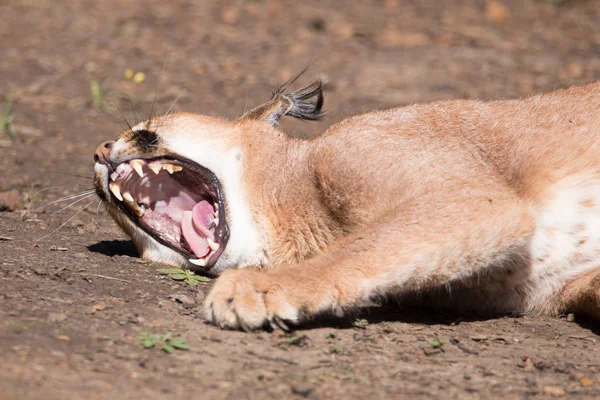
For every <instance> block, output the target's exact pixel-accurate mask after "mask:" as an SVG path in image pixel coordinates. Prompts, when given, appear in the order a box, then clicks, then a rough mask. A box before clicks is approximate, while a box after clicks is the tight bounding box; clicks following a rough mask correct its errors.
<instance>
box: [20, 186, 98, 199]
mask: <svg viewBox="0 0 600 400" xmlns="http://www.w3.org/2000/svg"><path fill="white" fill-rule="evenodd" d="M86 185H89V183H75V184H72V185H58V186H50V187H47V188H43V189H40V190H38V191H37V192H35V193H34V194H32V195H31V197H35V196H37V195H38V194H40V193H42V192H45V191H47V190H52V189H58V188H61V187H71V186H86Z"/></svg>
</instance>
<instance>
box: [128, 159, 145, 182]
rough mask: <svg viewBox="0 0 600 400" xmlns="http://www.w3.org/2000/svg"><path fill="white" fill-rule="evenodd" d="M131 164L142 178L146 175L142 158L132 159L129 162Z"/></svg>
mask: <svg viewBox="0 0 600 400" xmlns="http://www.w3.org/2000/svg"><path fill="white" fill-rule="evenodd" d="M129 165H131V167H132V168H133V169H135V172H137V174H138V175H139V176H140V178H143V177H144V169H143V168H142V167H143V166H144V163H143V162H142V160H131V161H130V162H129Z"/></svg>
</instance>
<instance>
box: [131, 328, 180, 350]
mask: <svg viewBox="0 0 600 400" xmlns="http://www.w3.org/2000/svg"><path fill="white" fill-rule="evenodd" d="M137 343H138V344H139V345H141V346H142V347H143V348H145V349H149V348H152V347H154V346H156V345H157V344H159V345H161V346H162V350H163V351H164V352H165V353H167V354H171V353H173V352H175V350H188V349H189V348H190V347H189V346H188V344H187V343H186V341H185V340H184V339H183V338H180V337H177V338H174V337H172V335H171V333H170V332H167V333H165V334H164V335H162V336H161V335H157V334H155V333H152V330H151V329H150V330H148V329H146V330H145V331H143V332H142V333H140V334H139V336H138V338H137Z"/></svg>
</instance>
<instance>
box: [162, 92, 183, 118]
mask: <svg viewBox="0 0 600 400" xmlns="http://www.w3.org/2000/svg"><path fill="white" fill-rule="evenodd" d="M183 93H185V88H183V89H181V92H179V95H178V96H177V97H176V98H175V100H173V104H171V107H169V109H168V110H167V112H166V113H165V116H164V117H163V118H165V117H168V116H169V114H170V113H171V110H172V109H173V107H174V106H175V104H176V103H177V100H179V98H180V97H181V95H182V94H183Z"/></svg>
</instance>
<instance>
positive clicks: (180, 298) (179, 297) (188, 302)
mask: <svg viewBox="0 0 600 400" xmlns="http://www.w3.org/2000/svg"><path fill="white" fill-rule="evenodd" d="M169 299H172V300H175V301H176V302H177V303H180V304H183V305H184V306H193V305H195V304H196V302H195V301H194V299H192V298H191V297H190V296H188V295H187V294H181V293H180V294H172V295H170V296H169Z"/></svg>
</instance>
